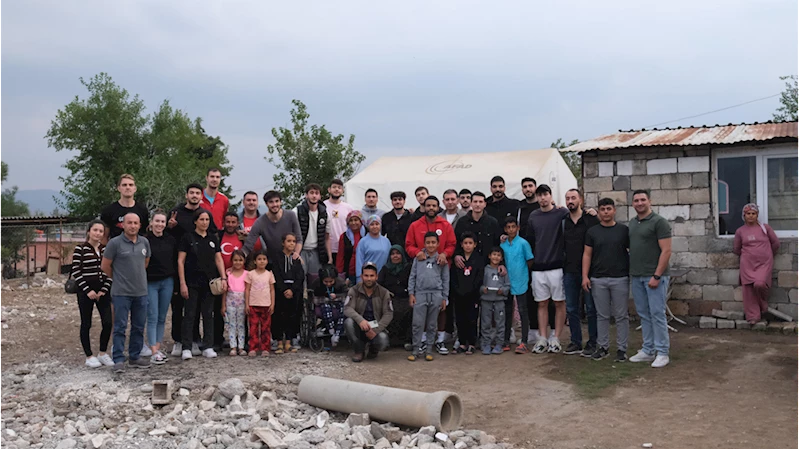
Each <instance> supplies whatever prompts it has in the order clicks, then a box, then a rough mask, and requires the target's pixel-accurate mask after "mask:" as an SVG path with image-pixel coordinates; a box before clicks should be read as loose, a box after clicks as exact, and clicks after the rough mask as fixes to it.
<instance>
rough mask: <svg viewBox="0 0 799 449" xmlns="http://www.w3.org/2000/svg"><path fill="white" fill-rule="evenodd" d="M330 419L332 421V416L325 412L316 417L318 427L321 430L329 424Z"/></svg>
mask: <svg viewBox="0 0 799 449" xmlns="http://www.w3.org/2000/svg"><path fill="white" fill-rule="evenodd" d="M328 419H330V414H329V413H327V411H324V410H323V411H322V413H320V414H318V415H316V427H318V428H320V429H321V428H322V427H324V426H325V424H327V420H328Z"/></svg>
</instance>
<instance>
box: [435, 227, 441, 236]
mask: <svg viewBox="0 0 799 449" xmlns="http://www.w3.org/2000/svg"><path fill="white" fill-rule="evenodd" d="M441 234H442V232H441V229H436V235H437V236H439V237H440V236H441Z"/></svg>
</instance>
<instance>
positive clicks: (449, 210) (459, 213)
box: [438, 189, 466, 238]
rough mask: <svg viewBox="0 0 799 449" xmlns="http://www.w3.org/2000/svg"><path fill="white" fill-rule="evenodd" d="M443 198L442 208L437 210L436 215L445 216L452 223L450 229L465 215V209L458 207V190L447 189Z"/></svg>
mask: <svg viewBox="0 0 799 449" xmlns="http://www.w3.org/2000/svg"><path fill="white" fill-rule="evenodd" d="M443 199H444V209H443V210H442V211H441V212H439V214H438V216H439V217H442V218H445V219H446V220H447V221H448V222H449V224H451V225H452V229H455V223H457V222H458V220H459V219H460V218H461V217H463V216H464V215H466V211H465V210H462V209H459V208H458V192H457V191H456V190H455V189H447V191H446V192H444V198H443ZM456 238H457V236H456Z"/></svg>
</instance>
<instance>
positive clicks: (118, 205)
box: [100, 173, 150, 239]
mask: <svg viewBox="0 0 799 449" xmlns="http://www.w3.org/2000/svg"><path fill="white" fill-rule="evenodd" d="M117 191H118V192H119V201H116V202H113V203H111V204H109V205H108V206H106V207H104V208H103V210H102V212H100V220H103V223H105V225H106V226H108V230H109V234H108V238H109V239H112V238H114V237H116V236H118V235H120V234H122V228H123V225H122V223H123V221H124V217H125V215H127V214H129V213H131V212H132V213H134V214H136V215H138V216H139V222H140V223H141V224H142V225H141V228H140V232H141V233H142V234H144V232H145V231H146V230H147V226H148V225H149V224H150V213H149V212H148V211H147V207H145V206H144V204H141V203H137V202H136V200H134V199H133V196H134V195H135V194H136V180H135V179H133V175H129V174H127V173H125V174H123V175H122V176H120V177H119V182H117Z"/></svg>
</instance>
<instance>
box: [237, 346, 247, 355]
mask: <svg viewBox="0 0 799 449" xmlns="http://www.w3.org/2000/svg"><path fill="white" fill-rule="evenodd" d="M239 355H247V351H245V350H244V348H241V349H239Z"/></svg>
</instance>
